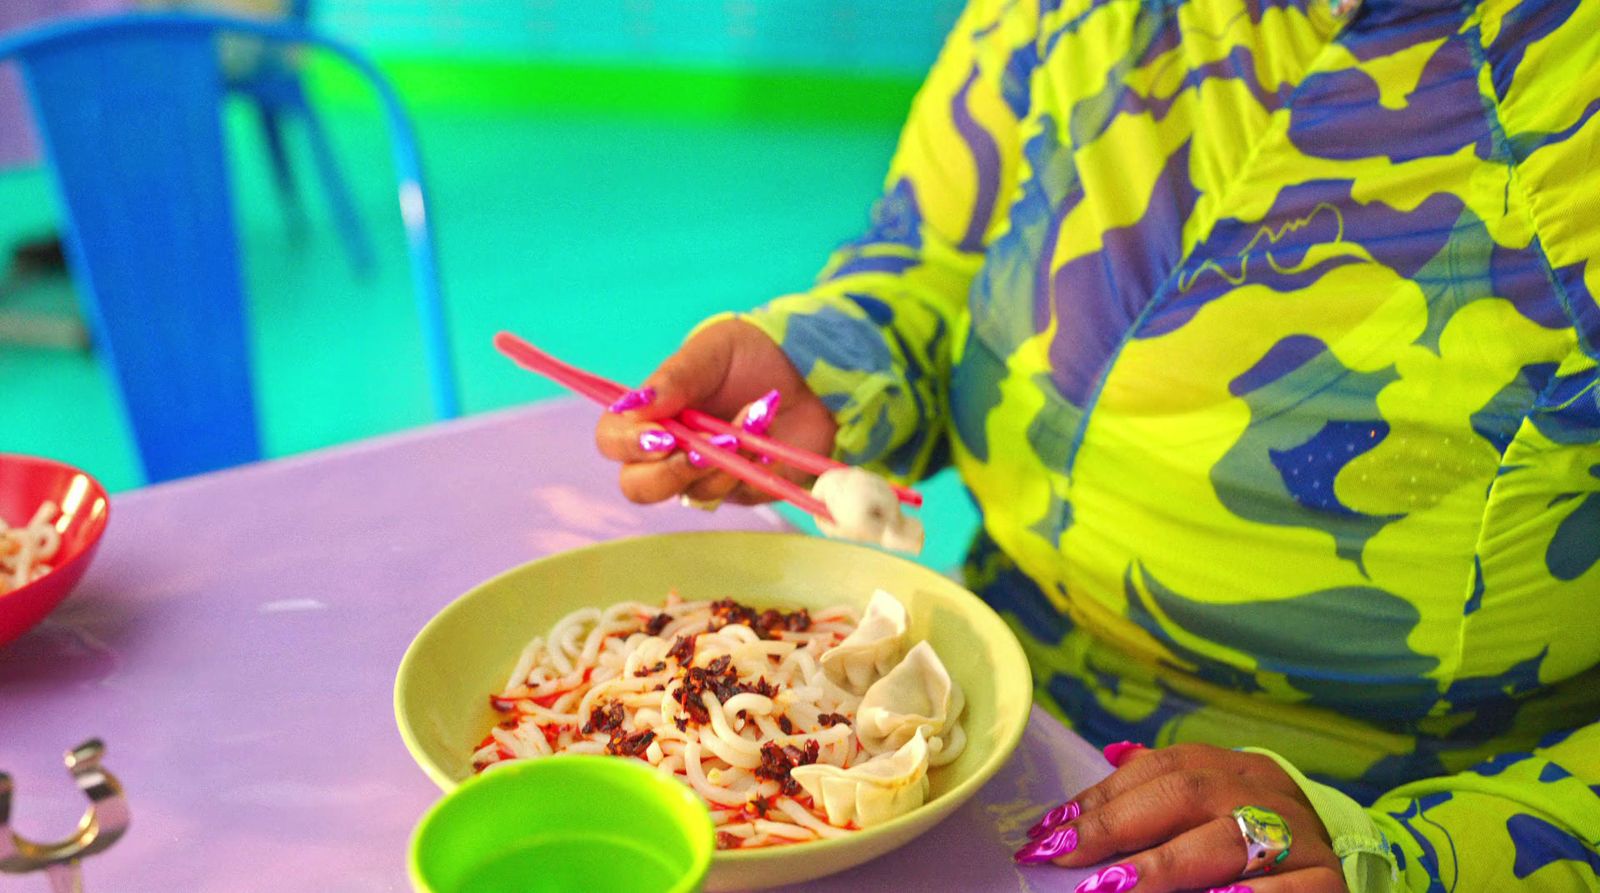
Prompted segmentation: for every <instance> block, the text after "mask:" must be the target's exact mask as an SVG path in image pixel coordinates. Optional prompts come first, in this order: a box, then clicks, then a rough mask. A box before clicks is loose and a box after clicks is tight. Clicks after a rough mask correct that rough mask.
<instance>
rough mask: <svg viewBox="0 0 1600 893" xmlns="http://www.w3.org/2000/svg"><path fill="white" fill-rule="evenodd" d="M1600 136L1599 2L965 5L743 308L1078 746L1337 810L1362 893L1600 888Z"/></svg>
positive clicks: (1329, 818) (1332, 816) (1354, 882)
mask: <svg viewBox="0 0 1600 893" xmlns="http://www.w3.org/2000/svg"><path fill="white" fill-rule="evenodd" d="M1597 109H1600V3H1593V2H1586V3H1582V4H1580V3H1579V2H1577V0H1551V2H1537V3H1536V2H1523V3H1515V2H1500V3H1494V2H1484V3H1482V4H1481V5H1474V4H1473V3H1472V2H1471V0H1466V2H1440V0H1367V2H1366V3H1365V5H1364V6H1361V7H1359V8H1357V9H1355V10H1354V11H1353V12H1349V13H1348V14H1347V15H1345V16H1344V17H1342V18H1341V17H1340V16H1338V15H1336V13H1335V11H1334V10H1332V9H1330V8H1329V4H1328V3H1327V2H1326V0H1248V2H1228V0H1188V2H1184V0H1144V2H1138V0H975V2H973V4H972V6H971V7H970V8H969V9H968V10H967V11H966V13H965V14H964V15H963V17H962V19H961V21H960V23H959V24H958V26H957V28H956V30H955V32H954V34H953V35H952V36H951V38H950V40H949V42H948V44H947V45H946V47H945V49H944V51H943V53H942V55H941V57H940V59H939V61H938V63H937V65H936V67H935V68H934V70H933V72H932V74H931V75H930V76H929V78H928V81H927V84H926V86H925V87H924V88H923V90H922V91H921V93H920V94H919V96H918V98H917V100H916V102H915V105H914V108H913V110H912V115H911V119H910V121H909V123H908V125H907V126H906V129H905V132H904V135H903V136H902V139H901V143H900V147H899V150H898V152H897V154H896V156H895V160H894V163H893V166H892V170H891V171H890V174H889V177H888V180H887V186H886V191H885V194H884V196H883V198H882V199H881V201H880V202H879V203H878V205H877V206H876V208H875V210H874V213H873V217H872V225H871V227H870V229H869V231H868V232H867V233H866V234H865V235H863V236H862V237H861V238H860V239H859V240H857V241H855V242H852V243H850V244H848V245H845V246H843V247H842V248H841V249H840V250H839V251H838V252H837V253H836V254H835V256H834V257H833V259H832V261H831V262H830V264H829V265H828V267H827V268H826V269H825V271H824V272H823V274H822V276H821V277H820V279H819V281H818V282H817V284H816V285H815V287H814V288H812V289H811V290H810V291H809V292H807V293H805V294H800V295H794V296H790V297H786V298H782V299H779V300H777V301H775V302H773V303H772V304H770V305H768V306H766V307H765V308H763V309H761V310H758V311H756V312H754V313H752V314H749V315H748V316H747V318H748V319H750V320H751V321H753V322H755V323H756V324H758V325H760V326H761V327H762V328H763V329H764V330H765V331H767V332H768V333H769V334H771V335H772V336H773V338H774V339H776V340H777V341H778V342H779V343H780V344H782V346H783V347H784V349H785V351H786V352H787V354H788V355H789V356H790V357H791V359H793V360H794V362H795V363H796V364H797V366H798V367H799V368H800V369H801V370H802V371H803V372H804V373H806V375H807V378H808V381H809V382H810V384H811V385H812V387H813V388H814V389H815V390H816V391H817V392H818V394H820V395H821V396H822V397H823V398H824V399H825V400H826V401H827V402H828V403H829V405H830V406H831V407H832V408H833V409H834V410H835V412H836V414H837V416H838V419H839V421H840V423H841V429H840V434H839V439H838V443H837V447H838V450H839V452H840V454H841V455H843V456H844V457H845V458H847V459H848V460H850V461H854V462H858V463H865V464H869V465H871V466H874V467H876V468H879V469H883V470H887V471H889V472H891V473H892V474H894V475H897V476H899V477H901V478H904V479H915V478H919V477H922V476H925V475H927V474H929V473H931V472H933V471H936V470H938V469H939V468H941V467H942V466H944V465H946V464H950V463H952V462H953V464H954V465H955V467H956V468H957V469H958V470H959V472H960V474H961V477H962V479H963V480H964V482H965V483H966V485H967V486H968V488H969V489H970V490H971V492H972V494H973V496H974V498H975V499H976V500H977V503H978V505H979V507H980V508H981V510H982V514H983V518H984V531H983V534H982V535H981V536H980V538H979V542H977V543H976V544H975V545H974V547H973V551H972V554H971V556H970V560H969V568H968V571H969V573H970V574H971V576H972V580H973V585H974V587H975V588H976V589H978V590H979V591H980V592H982V593H983V594H984V595H985V596H986V597H987V598H988V599H989V600H990V602H991V603H992V604H993V605H994V606H995V607H996V608H997V609H999V610H1000V611H1001V612H1002V613H1003V614H1004V615H1005V616H1006V617H1007V619H1008V620H1010V621H1011V622H1012V623H1013V624H1014V626H1015V627H1016V629H1017V630H1018V632H1019V633H1020V634H1021V635H1022V637H1023V639H1024V642H1025V643H1026V645H1027V647H1028V648H1029V650H1030V652H1031V657H1032V660H1033V665H1034V670H1035V681H1036V684H1037V689H1038V697H1039V699H1040V700H1041V701H1042V702H1044V703H1046V704H1048V705H1050V706H1051V707H1052V709H1055V710H1056V711H1057V712H1058V713H1059V714H1060V715H1061V716H1062V718H1063V719H1064V720H1065V721H1067V722H1069V723H1070V724H1072V725H1073V726H1074V727H1075V728H1076V730H1077V731H1078V732H1079V733H1081V734H1083V735H1084V736H1085V737H1087V738H1088V739H1090V740H1091V741H1094V742H1096V743H1100V744H1104V743H1107V742H1110V741H1115V740H1121V739H1134V740H1139V741H1143V742H1146V743H1151V744H1159V745H1164V744H1170V743H1175V742H1180V741H1203V742H1211V743H1215V744H1219V745H1226V746H1259V747H1263V748H1267V749H1270V750H1271V751H1273V752H1274V753H1276V754H1277V755H1279V756H1280V757H1282V758H1283V759H1285V760H1286V761H1287V762H1288V763H1289V764H1292V765H1293V766H1294V767H1297V768H1298V769H1299V770H1301V771H1303V772H1304V773H1305V774H1306V775H1308V776H1310V777H1311V778H1312V779H1316V780H1319V781H1321V782H1325V783H1327V784H1331V785H1333V786H1335V787H1336V788H1337V789H1338V790H1339V791H1342V792H1344V793H1343V794H1338V793H1334V792H1333V791H1330V790H1322V791H1321V792H1320V793H1319V795H1318V797H1317V804H1318V807H1319V812H1321V814H1322V815H1323V817H1324V820H1325V822H1326V823H1327V824H1329V826H1330V829H1331V830H1332V831H1333V832H1334V833H1335V834H1336V835H1337V837H1338V839H1337V840H1336V843H1337V844H1338V849H1339V851H1340V854H1341V855H1342V856H1346V857H1347V858H1346V876H1347V879H1348V880H1349V882H1350V884H1351V886H1352V889H1354V890H1356V891H1357V893H1369V891H1378V890H1387V889H1391V888H1393V889H1407V890H1418V891H1422V890H1430V891H1432V890H1438V891H1499V890H1522V889H1527V890H1535V889H1537V890H1550V891H1571V890H1596V889H1600V879H1597V872H1600V855H1597V844H1600V722H1597V721H1600V387H1597V375H1600V372H1597V363H1596V358H1597V356H1600V353H1597V346H1600V306H1597V304H1596V297H1597V296H1600V114H1597ZM1313 786H1314V785H1313ZM1346 795H1348V797H1347V796H1346ZM1352 801H1353V802H1352ZM1357 803H1358V804H1360V808H1359V809H1358V808H1357V807H1356V805H1355V804H1357ZM1352 814H1353V816H1352Z"/></svg>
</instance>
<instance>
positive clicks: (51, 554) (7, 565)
mask: <svg viewBox="0 0 1600 893" xmlns="http://www.w3.org/2000/svg"><path fill="white" fill-rule="evenodd" d="M60 514H61V507H60V506H58V505H56V504H55V503H54V502H46V503H44V504H43V505H40V506H39V508H38V510H37V511H35V512H34V513H33V518H32V519H30V520H29V521H28V523H26V524H24V525H22V526H21V527H10V526H7V524H6V522H5V519H4V518H0V595H4V594H5V593H7V592H10V591H11V590H13V589H18V588H21V587H22V586H24V585H26V584H28V583H32V582H33V581H34V580H37V579H39V578H40V577H42V576H44V575H45V574H48V573H50V571H51V566H50V564H49V562H50V561H51V560H52V559H54V558H55V557H56V552H58V551H59V550H60V549H61V533H60V532H59V531H57V530H56V527H55V523H54V522H55V520H56V517H57V516H58V515H60Z"/></svg>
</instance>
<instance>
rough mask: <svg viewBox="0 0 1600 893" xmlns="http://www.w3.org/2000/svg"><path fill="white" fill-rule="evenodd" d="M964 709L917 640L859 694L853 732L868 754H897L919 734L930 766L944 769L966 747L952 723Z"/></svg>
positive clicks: (948, 680) (954, 686) (939, 664)
mask: <svg viewBox="0 0 1600 893" xmlns="http://www.w3.org/2000/svg"><path fill="white" fill-rule="evenodd" d="M965 706H966V698H965V696H964V695H963V694H962V693H961V686H959V685H957V684H956V682H955V680H953V679H951V678H950V672H949V671H948V670H946V669H945V666H944V663H943V662H942V661H940V660H939V656H938V655H937V654H935V653H934V651H933V646H931V645H929V644H928V643H927V642H918V643H917V645H916V647H914V648H912V649H911V651H909V652H908V653H907V654H906V656H905V659H904V660H902V661H900V663H898V664H896V665H895V667H894V669H892V670H890V671H889V672H888V674H886V675H885V676H884V677H883V678H882V679H879V680H878V681H877V682H874V683H872V687H871V688H868V689H867V693H866V694H865V695H863V696H862V698H861V707H860V709H859V710H857V712H856V734H857V736H859V737H860V739H861V746H862V748H863V749H865V750H866V752H867V753H870V754H881V753H887V752H889V751H892V750H898V749H899V748H900V747H902V746H904V745H905V743H906V742H907V741H910V740H911V739H912V737H914V736H915V735H918V734H920V735H922V736H924V737H926V738H927V739H928V755H929V756H928V760H929V763H930V764H931V765H934V766H943V765H944V764H946V763H948V762H950V761H952V760H954V759H955V758H956V757H958V756H960V755H961V751H962V749H963V748H965V747H966V743H967V736H966V733H965V732H963V731H962V730H961V725H960V724H959V723H958V722H957V721H956V720H957V719H958V718H959V717H960V716H961V711H962V709H963V708H964V707H965Z"/></svg>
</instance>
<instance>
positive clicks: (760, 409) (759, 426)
mask: <svg viewBox="0 0 1600 893" xmlns="http://www.w3.org/2000/svg"><path fill="white" fill-rule="evenodd" d="M780 399H782V397H781V396H780V395H779V394H778V391H777V389H776V388H774V389H772V390H770V391H768V392H766V393H765V394H763V395H762V396H761V399H760V400H757V401H756V402H754V403H752V404H750V408H749V409H747V410H745V413H744V422H743V423H742V424H743V426H744V430H746V431H749V432H750V433H751V434H765V433H767V429H768V428H770V427H772V420H773V418H775V417H776V416H777V414H778V401H779V400H780Z"/></svg>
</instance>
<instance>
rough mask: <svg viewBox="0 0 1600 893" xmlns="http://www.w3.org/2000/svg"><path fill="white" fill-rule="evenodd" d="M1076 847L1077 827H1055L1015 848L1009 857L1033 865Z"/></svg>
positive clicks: (1019, 862) (1064, 853) (1063, 854)
mask: <svg viewBox="0 0 1600 893" xmlns="http://www.w3.org/2000/svg"><path fill="white" fill-rule="evenodd" d="M1077 848H1078V829H1077V828H1057V829H1056V830H1054V831H1051V832H1050V833H1049V834H1046V835H1045V836H1043V837H1041V838H1039V839H1038V840H1035V841H1034V842H1033V843H1030V844H1028V845H1027V846H1025V847H1023V848H1022V849H1020V850H1017V852H1016V853H1015V854H1014V855H1013V856H1012V857H1011V858H1013V859H1015V860H1016V861H1017V864H1019V865H1034V864H1037V863H1039V862H1049V861H1050V860H1051V859H1054V858H1056V857H1057V856H1065V855H1066V854H1068V853H1070V852H1072V851H1073V850H1075V849H1077Z"/></svg>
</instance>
